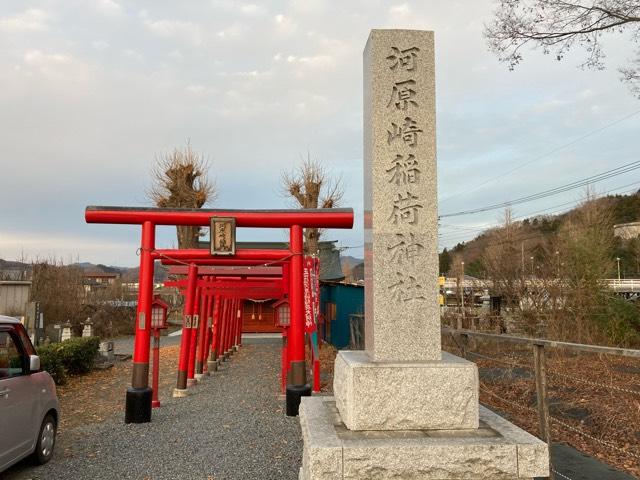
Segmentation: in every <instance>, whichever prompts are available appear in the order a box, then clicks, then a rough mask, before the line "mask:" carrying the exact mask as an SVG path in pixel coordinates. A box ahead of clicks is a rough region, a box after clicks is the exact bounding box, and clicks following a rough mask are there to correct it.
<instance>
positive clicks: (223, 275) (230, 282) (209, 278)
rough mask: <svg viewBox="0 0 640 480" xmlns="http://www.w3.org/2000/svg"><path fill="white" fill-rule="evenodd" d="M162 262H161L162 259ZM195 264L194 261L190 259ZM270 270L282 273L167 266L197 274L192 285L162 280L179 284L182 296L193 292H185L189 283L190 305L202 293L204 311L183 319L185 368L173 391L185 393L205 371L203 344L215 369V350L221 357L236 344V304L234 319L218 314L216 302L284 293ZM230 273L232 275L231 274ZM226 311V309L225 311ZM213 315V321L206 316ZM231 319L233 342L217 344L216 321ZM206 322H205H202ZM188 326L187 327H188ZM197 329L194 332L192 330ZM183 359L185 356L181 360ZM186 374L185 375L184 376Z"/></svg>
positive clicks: (176, 271) (238, 332)
mask: <svg viewBox="0 0 640 480" xmlns="http://www.w3.org/2000/svg"><path fill="white" fill-rule="evenodd" d="M163 263H164V262H163ZM194 265H195V262H194ZM274 270H278V271H279V273H280V274H282V269H281V268H278V269H273V268H271V269H270V272H269V273H268V274H269V275H270V276H262V275H266V274H267V272H264V271H256V272H255V274H256V275H257V277H253V274H254V272H252V271H251V270H248V269H247V268H246V267H245V270H244V271H237V270H235V271H228V270H227V271H221V270H220V269H215V270H213V269H211V268H206V267H205V268H203V269H201V268H199V267H198V265H195V268H193V267H191V264H190V265H189V268H186V267H181V268H180V267H174V268H172V269H170V273H174V274H184V273H187V275H189V274H190V273H191V274H192V275H193V274H194V272H195V275H197V276H198V277H199V279H198V280H197V283H196V284H195V285H194V284H193V283H190V282H189V278H188V277H187V279H184V280H177V281H168V282H165V286H169V287H177V288H180V289H181V290H182V291H183V292H184V294H185V298H186V296H187V295H189V294H193V291H192V292H188V291H187V289H188V288H189V287H190V288H191V289H193V288H195V289H196V290H195V295H196V299H195V303H194V305H198V304H200V302H202V297H204V299H205V300H204V302H203V305H205V307H204V309H203V310H204V312H205V315H204V316H203V315H199V317H200V318H199V319H198V320H196V321H194V322H192V323H191V326H190V327H189V326H188V322H185V325H184V327H183V337H182V338H183V341H182V344H181V357H180V358H181V360H182V362H181V363H182V364H183V367H184V365H185V364H186V366H187V368H186V370H185V369H184V368H179V370H178V381H177V385H176V390H175V394H176V396H182V395H184V394H186V391H185V389H186V387H187V386H190V385H192V384H193V383H194V382H195V380H197V379H198V378H199V375H203V374H204V373H205V370H204V361H205V358H206V355H205V348H209V347H211V357H210V358H209V361H210V362H211V363H212V367H213V369H214V370H215V365H216V364H215V363H214V362H217V361H218V353H220V354H221V355H222V356H223V357H224V358H226V357H228V355H229V354H231V353H232V352H233V350H232V348H236V347H237V346H238V345H239V344H240V339H241V334H242V332H241V327H242V325H241V315H240V309H239V305H234V306H233V307H232V308H233V315H236V313H238V316H237V318H236V319H234V318H233V317H232V318H231V319H227V318H220V314H219V311H220V308H221V307H220V302H221V301H224V300H225V299H226V300H241V299H244V298H264V299H268V298H275V299H280V298H282V297H283V296H284V294H285V290H286V289H285V285H284V284H283V278H282V276H280V277H274V276H273V274H274V273H275V272H274ZM211 273H217V274H218V275H219V276H215V275H211ZM231 275H234V276H231ZM211 296H214V297H215V300H214V302H215V305H216V306H215V307H212V303H211V301H210V300H209V303H207V299H208V298H209V297H211ZM212 308H213V310H214V313H213V315H212V314H211V312H210V311H208V310H211V309H212ZM226 313H229V312H226ZM188 315H191V313H190V312H189V311H188V310H187V303H186V302H185V318H186V316H188ZM196 315H198V313H197V312H195V309H194V312H193V317H196ZM212 317H213V321H210V319H211V318H212ZM229 323H231V326H232V328H233V333H232V334H231V338H232V339H234V341H235V343H234V344H233V345H230V344H229V345H225V346H224V348H218V345H217V343H218V340H219V339H218V338H217V336H216V331H217V328H218V326H219V325H220V324H222V325H224V326H228V324H229ZM205 325H206V326H205ZM189 328H190V329H191V330H190V331H189ZM209 329H210V330H211V342H209V341H208V339H207V335H206V333H207V332H208V331H209ZM196 330H197V334H196ZM196 339H197V352H198V353H197V354H195V353H194V352H195V348H194V346H195V345H196ZM187 353H188V355H189V356H188V358H187V357H186V355H187ZM185 359H186V360H185ZM185 374H186V377H185Z"/></svg>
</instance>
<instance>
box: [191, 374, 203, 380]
mask: <svg viewBox="0 0 640 480" xmlns="http://www.w3.org/2000/svg"><path fill="white" fill-rule="evenodd" d="M204 377H205V374H204V373H194V374H193V378H194V379H195V381H196V382H201V381H202V379H203V378H204Z"/></svg>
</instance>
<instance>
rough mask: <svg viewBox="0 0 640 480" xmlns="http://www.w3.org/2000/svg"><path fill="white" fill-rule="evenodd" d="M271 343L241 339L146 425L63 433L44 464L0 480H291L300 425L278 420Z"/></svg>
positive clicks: (275, 353) (275, 349)
mask: <svg viewBox="0 0 640 480" xmlns="http://www.w3.org/2000/svg"><path fill="white" fill-rule="evenodd" d="M164 338H166V337H163V339H164ZM177 338H179V337H177ZM274 340H275V341H276V343H274ZM274 340H272V341H271V342H270V343H258V344H256V343H253V344H252V343H251V340H250V339H247V342H245V346H243V347H242V348H241V349H240V351H239V352H238V353H236V354H235V355H234V356H233V357H232V358H231V360H230V361H229V362H227V363H226V364H224V366H223V368H222V369H221V370H220V371H218V372H216V373H215V374H213V375H212V376H211V377H209V378H208V379H207V380H206V381H205V382H203V383H202V384H201V385H199V386H197V387H195V392H194V394H193V395H191V396H189V397H187V398H182V399H173V398H166V400H165V399H164V398H162V397H161V399H162V401H163V404H162V407H161V408H159V409H156V410H154V412H153V419H152V422H151V423H147V424H139V425H125V424H124V422H123V414H121V415H117V416H115V417H112V418H110V419H108V420H107V421H105V422H104V423H100V424H94V425H87V426H83V427H80V428H77V429H73V430H69V431H67V432H65V433H64V434H63V435H62V436H60V438H59V442H58V444H57V446H56V451H55V455H54V458H53V459H52V461H51V462H50V463H48V464H47V465H44V466H41V467H33V466H31V465H29V464H28V463H27V462H21V463H20V464H18V465H15V466H14V467H12V468H11V469H9V470H8V471H6V472H4V473H2V474H0V478H2V479H3V480H26V479H33V480H58V479H60V480H63V479H64V480H81V479H82V480H85V479H86V480H88V479H91V480H96V479H109V480H113V479H119V480H120V479H137V480H144V479H148V480H163V479H166V480H176V479H203V480H212V479H215V480H225V479H254V478H255V479H274V480H275V479H284V480H286V479H291V480H294V479H297V478H298V469H299V467H300V461H301V458H302V439H301V435H300V426H299V420H298V418H291V417H286V416H285V415H284V401H283V400H281V399H279V398H278V397H279V391H278V383H279V382H278V375H279V362H280V345H279V342H278V341H277V340H278V339H274ZM165 397H168V395H165ZM123 400H124V399H123Z"/></svg>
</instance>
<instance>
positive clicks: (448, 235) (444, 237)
mask: <svg viewBox="0 0 640 480" xmlns="http://www.w3.org/2000/svg"><path fill="white" fill-rule="evenodd" d="M633 185H640V182H632V183H628V184H626V185H621V186H619V187H616V188H612V189H611V190H607V191H605V192H602V193H601V195H607V194H609V193H612V192H615V191H618V190H622V189H624V188H628V187H631V186H633ZM634 191H636V189H635V188H633V189H631V190H627V191H625V192H622V194H623V195H624V194H628V193H632V192H634ZM580 202H581V200H578V201H571V202H565V203H560V204H557V205H554V206H551V207H548V208H544V209H542V210H536V211H533V212H528V213H525V214H522V215H518V216H516V217H513V220H521V219H525V218H529V217H531V216H533V215H536V214H539V213H542V212H547V211H549V210H552V211H551V212H549V215H553V214H556V213H566V212H568V211H569V210H567V209H565V208H561V209H559V210H556V209H557V208H558V207H564V206H567V205H572V206H573V207H575V206H576V205H578V204H579V203H580ZM440 225H441V226H444V227H459V228H465V227H463V226H462V225H450V224H449V225H447V224H440ZM501 226H502V225H501V224H500V223H495V224H484V226H483V225H476V227H479V228H475V229H472V228H469V229H466V230H468V232H449V233H444V234H439V235H438V238H439V240H440V241H442V240H447V241H455V239H456V237H463V236H466V235H468V234H469V233H472V232H484V231H486V230H488V229H491V228H498V227H501ZM476 237H477V235H476ZM462 241H466V240H462Z"/></svg>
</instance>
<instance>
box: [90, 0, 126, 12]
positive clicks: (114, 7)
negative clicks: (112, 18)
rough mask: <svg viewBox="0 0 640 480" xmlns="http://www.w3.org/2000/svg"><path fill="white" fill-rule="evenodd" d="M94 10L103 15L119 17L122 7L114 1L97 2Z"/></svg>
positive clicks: (103, 0) (101, 0) (102, 0)
mask: <svg viewBox="0 0 640 480" xmlns="http://www.w3.org/2000/svg"><path fill="white" fill-rule="evenodd" d="M96 8H97V9H98V11H100V12H101V13H103V14H105V15H120V14H122V13H123V10H122V6H121V5H120V4H119V3H118V2H116V1H115V0H99V1H98V3H97V4H96Z"/></svg>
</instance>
